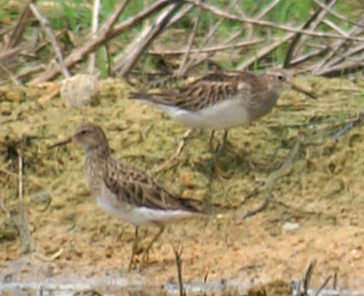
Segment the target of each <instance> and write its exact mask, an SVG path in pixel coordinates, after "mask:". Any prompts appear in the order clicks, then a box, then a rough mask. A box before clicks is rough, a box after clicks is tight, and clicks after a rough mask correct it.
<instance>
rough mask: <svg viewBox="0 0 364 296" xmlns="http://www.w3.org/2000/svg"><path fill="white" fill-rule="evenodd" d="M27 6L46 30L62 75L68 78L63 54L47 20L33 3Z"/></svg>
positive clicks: (69, 75)
mask: <svg viewBox="0 0 364 296" xmlns="http://www.w3.org/2000/svg"><path fill="white" fill-rule="evenodd" d="M29 7H30V9H31V11H32V12H33V14H34V16H35V17H36V18H37V19H38V20H39V22H40V24H41V25H42V27H43V29H44V30H45V31H46V33H47V35H48V38H49V39H50V41H51V43H52V46H53V49H54V51H55V53H56V56H57V59H58V63H59V65H60V67H61V70H62V72H63V75H64V76H65V77H66V78H68V77H71V73H70V72H69V71H68V69H67V66H66V64H65V62H64V60H63V55H62V52H61V49H60V47H59V46H58V43H57V40H56V37H54V34H53V32H52V29H51V28H50V26H49V23H48V20H47V19H46V18H45V17H43V16H42V15H41V13H40V12H39V10H38V8H37V7H36V6H35V5H34V4H33V3H31V4H29Z"/></svg>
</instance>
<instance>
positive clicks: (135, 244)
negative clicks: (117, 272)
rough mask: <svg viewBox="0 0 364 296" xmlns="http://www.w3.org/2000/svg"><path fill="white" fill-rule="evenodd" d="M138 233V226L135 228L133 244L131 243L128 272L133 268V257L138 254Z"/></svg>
mask: <svg viewBox="0 0 364 296" xmlns="http://www.w3.org/2000/svg"><path fill="white" fill-rule="evenodd" d="M138 231H139V227H138V226H135V235H134V242H133V246H132V248H131V257H130V262H129V267H128V272H130V271H131V268H132V266H133V262H134V258H135V255H137V254H138Z"/></svg>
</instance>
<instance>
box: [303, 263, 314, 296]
mask: <svg viewBox="0 0 364 296" xmlns="http://www.w3.org/2000/svg"><path fill="white" fill-rule="evenodd" d="M316 263H317V260H316V259H313V260H311V262H310V263H309V264H308V267H307V269H306V272H305V275H304V276H303V279H302V282H303V292H304V295H308V289H309V288H310V283H311V278H312V274H313V270H314V269H315V266H316Z"/></svg>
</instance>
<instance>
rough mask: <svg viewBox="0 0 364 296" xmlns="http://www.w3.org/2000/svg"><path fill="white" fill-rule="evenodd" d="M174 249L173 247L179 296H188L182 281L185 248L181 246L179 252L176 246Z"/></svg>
mask: <svg viewBox="0 0 364 296" xmlns="http://www.w3.org/2000/svg"><path fill="white" fill-rule="evenodd" d="M172 247H173V252H174V256H175V257H176V266H177V276H178V288H179V295H180V296H186V291H185V289H184V288H183V279H182V252H183V247H182V246H181V247H180V249H179V250H178V251H177V250H176V248H175V247H174V246H172Z"/></svg>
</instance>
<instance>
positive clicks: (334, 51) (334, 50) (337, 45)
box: [313, 18, 364, 74]
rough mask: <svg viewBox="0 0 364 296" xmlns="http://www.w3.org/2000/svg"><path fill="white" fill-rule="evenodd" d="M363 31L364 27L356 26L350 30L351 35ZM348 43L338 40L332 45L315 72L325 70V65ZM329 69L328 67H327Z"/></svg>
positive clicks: (362, 20)
mask: <svg viewBox="0 0 364 296" xmlns="http://www.w3.org/2000/svg"><path fill="white" fill-rule="evenodd" d="M359 22H360V23H364V18H361V19H360V21H359ZM361 32H363V28H358V27H354V28H353V29H352V30H350V31H349V34H350V35H358V34H361ZM345 44H346V41H345V40H337V41H336V42H335V43H334V44H333V45H331V50H330V51H329V52H328V53H327V54H326V56H325V57H323V58H322V59H321V61H320V62H319V63H318V64H317V65H316V67H315V69H314V70H313V73H314V74H319V73H320V71H325V70H324V67H325V66H326V65H327V63H328V62H329V61H330V60H331V59H332V58H333V57H334V56H335V54H337V52H338V51H339V49H340V48H341V47H342V46H344V45H345ZM326 70H327V69H326Z"/></svg>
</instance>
